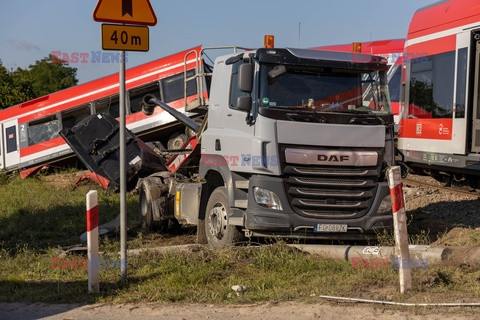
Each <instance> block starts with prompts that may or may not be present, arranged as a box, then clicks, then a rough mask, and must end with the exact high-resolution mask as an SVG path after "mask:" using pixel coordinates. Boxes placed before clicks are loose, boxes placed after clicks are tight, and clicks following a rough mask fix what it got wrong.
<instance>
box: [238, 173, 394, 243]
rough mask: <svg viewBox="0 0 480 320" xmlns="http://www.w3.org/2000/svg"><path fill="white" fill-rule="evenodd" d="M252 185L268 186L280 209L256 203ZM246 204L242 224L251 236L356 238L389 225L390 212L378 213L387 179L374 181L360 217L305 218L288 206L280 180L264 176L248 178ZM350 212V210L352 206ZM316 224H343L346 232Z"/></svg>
mask: <svg viewBox="0 0 480 320" xmlns="http://www.w3.org/2000/svg"><path fill="white" fill-rule="evenodd" d="M254 187H261V188H264V189H268V190H270V191H273V192H275V193H276V194H277V196H278V197H279V198H280V201H281V204H282V208H283V210H281V211H280V210H273V209H269V208H265V207H262V206H260V205H259V204H257V202H256V201H255V198H254V191H253V188H254ZM249 189H250V190H249V192H248V207H247V210H246V211H245V212H244V227H245V228H246V229H247V230H249V231H250V232H251V234H252V235H258V236H272V235H278V236H282V237H285V236H286V237H290V236H291V237H299V236H301V237H303V238H325V239H327V238H328V239H332V238H336V239H356V238H359V239H361V238H365V237H370V236H375V234H376V232H378V231H380V232H381V231H382V230H384V229H391V228H392V221H393V220H392V213H391V211H389V212H387V213H384V214H379V213H378V212H377V211H378V208H379V206H380V203H381V202H382V200H383V199H384V198H385V197H386V196H388V195H389V192H390V191H389V188H388V184H387V182H380V183H378V187H377V188H376V192H375V195H374V199H373V202H372V205H371V207H370V208H369V209H368V212H367V213H366V214H364V215H362V216H361V217H354V218H348V217H341V216H340V217H338V218H337V217H334V218H332V217H328V218H327V217H320V216H316V217H307V216H304V215H301V214H298V213H297V212H295V211H294V210H293V209H292V206H291V205H290V203H289V199H288V197H287V194H286V191H285V187H284V183H283V179H282V178H277V177H268V176H252V177H251V178H250V181H249ZM352 211H354V209H352ZM317 224H346V225H347V232H338V233H337V232H335V233H324V232H314V228H315V225H317Z"/></svg>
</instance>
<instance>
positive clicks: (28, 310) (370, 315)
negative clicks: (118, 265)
mask: <svg viewBox="0 0 480 320" xmlns="http://www.w3.org/2000/svg"><path fill="white" fill-rule="evenodd" d="M477 310H478V309H474V308H462V309H460V308H450V309H446V308H444V309H442V308H435V309H433V308H428V309H424V308H409V309H405V308H402V309H400V308H395V307H393V308H392V307H385V306H382V305H365V304H352V303H339V304H334V303H329V302H325V301H320V302H319V303H315V304H306V303H302V302H282V303H274V302H268V303H262V304H254V305H240V306H239V305H228V306H216V305H200V304H95V305H78V304H77V305H75V304H44V303H35V304H20V303H14V304H5V303H0V319H3V320H13V319H15V320H16V319H24V320H30V319H32V320H33V319H62V320H64V319H69V320H70V319H97V320H104V319H105V320H106V319H119V320H123V319H136V320H143V319H145V320H146V319H162V320H170V319H172V320H190V319H210V320H225V319H258V320H261V319H264V320H269V319H272V320H274V319H275V320H277V319H286V320H288V319H292V320H297V319H352V320H356V319H382V320H393V319H395V320H397V319H404V320H416V319H426V320H436V319H442V320H453V319H478V314H476V313H475V311H477Z"/></svg>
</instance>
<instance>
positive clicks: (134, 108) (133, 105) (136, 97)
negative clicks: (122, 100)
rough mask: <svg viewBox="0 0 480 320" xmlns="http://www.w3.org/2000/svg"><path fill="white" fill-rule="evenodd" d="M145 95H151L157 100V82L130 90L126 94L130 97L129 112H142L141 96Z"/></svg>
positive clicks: (158, 92) (158, 93)
mask: <svg viewBox="0 0 480 320" xmlns="http://www.w3.org/2000/svg"><path fill="white" fill-rule="evenodd" d="M146 94H153V95H154V96H156V97H157V98H160V87H159V84H158V82H155V83H152V84H149V85H146V86H143V87H140V88H135V89H131V90H130V91H129V92H128V95H129V97H130V110H131V112H132V113H136V112H139V111H142V104H141V103H142V100H143V96H145V95H146Z"/></svg>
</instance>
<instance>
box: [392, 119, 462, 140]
mask: <svg viewBox="0 0 480 320" xmlns="http://www.w3.org/2000/svg"><path fill="white" fill-rule="evenodd" d="M452 124H453V120H452V119H451V118H449V119H402V120H400V124H399V127H398V136H399V137H400V138H416V139H435V140H452Z"/></svg>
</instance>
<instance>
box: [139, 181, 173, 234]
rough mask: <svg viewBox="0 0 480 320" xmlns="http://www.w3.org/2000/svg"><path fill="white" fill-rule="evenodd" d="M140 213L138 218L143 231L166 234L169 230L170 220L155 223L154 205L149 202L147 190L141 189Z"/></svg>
mask: <svg viewBox="0 0 480 320" xmlns="http://www.w3.org/2000/svg"><path fill="white" fill-rule="evenodd" d="M138 202H139V204H140V205H139V212H138V214H139V215H138V217H139V220H140V228H141V229H142V230H155V231H158V232H164V231H166V230H167V229H168V222H169V221H168V220H165V221H155V220H153V209H152V203H151V202H150V201H149V200H148V198H147V196H146V194H145V190H144V189H143V188H142V189H140V195H139V198H138Z"/></svg>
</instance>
